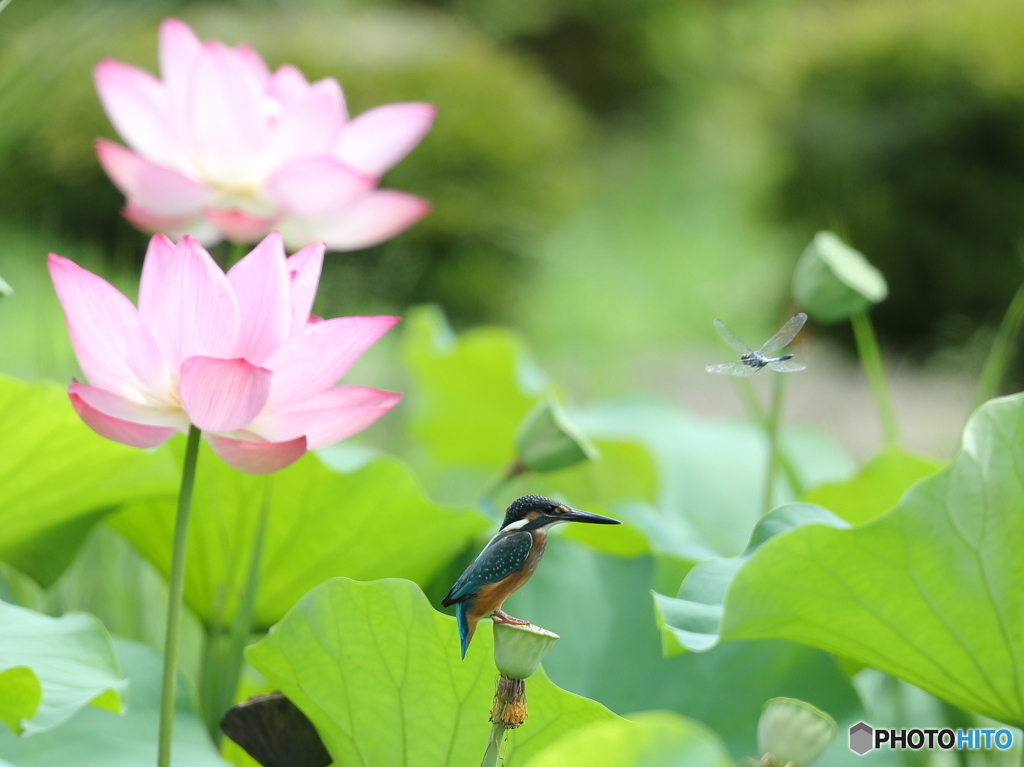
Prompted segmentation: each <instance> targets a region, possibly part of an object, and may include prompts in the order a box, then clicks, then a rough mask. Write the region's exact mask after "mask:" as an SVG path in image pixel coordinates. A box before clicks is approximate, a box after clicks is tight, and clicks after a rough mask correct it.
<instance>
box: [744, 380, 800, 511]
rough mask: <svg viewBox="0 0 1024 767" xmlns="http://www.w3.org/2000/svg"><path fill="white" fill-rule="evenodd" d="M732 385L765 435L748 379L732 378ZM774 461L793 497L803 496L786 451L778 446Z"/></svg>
mask: <svg viewBox="0 0 1024 767" xmlns="http://www.w3.org/2000/svg"><path fill="white" fill-rule="evenodd" d="M732 381H733V384H734V385H735V386H736V392H737V393H738V394H739V397H740V399H741V400H742V401H743V406H744V407H745V408H746V409H747V415H748V416H749V418H750V420H751V421H753V422H754V423H756V424H757V425H758V426H760V427H761V428H762V429H764V430H765V432H766V433H767V430H768V419H767V418H766V417H765V414H764V411H762V410H761V404H760V403H759V402H758V401H757V395H756V394H755V393H754V387H753V384H752V383H751V380H750V379H749V378H740V377H738V376H737V377H734V378H733V379H732ZM776 459H777V460H778V462H779V468H780V469H782V473H783V474H785V475H786V480H787V481H788V482H789V486H790V487H791V488H792V490H793V495H795V496H796V497H797V498H799V497H801V496H802V495H803V494H804V485H803V482H801V481H800V476H799V475H798V474H797V473H796V469H795V468H794V467H793V462H792V461H791V460H789V456H788V455H786V451H785V450H783V449H782V447H781V445H780V446H779V448H778V450H777V452H776Z"/></svg>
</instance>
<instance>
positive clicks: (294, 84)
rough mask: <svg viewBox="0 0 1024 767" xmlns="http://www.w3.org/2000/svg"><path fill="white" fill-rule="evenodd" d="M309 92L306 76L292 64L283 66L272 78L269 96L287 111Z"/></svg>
mask: <svg viewBox="0 0 1024 767" xmlns="http://www.w3.org/2000/svg"><path fill="white" fill-rule="evenodd" d="M308 91H309V83H308V82H306V78H305V76H304V75H303V74H302V72H300V71H299V70H298V69H296V68H295V67H293V66H292V65H291V64H282V65H281V66H279V67H278V68H277V71H275V72H274V74H272V75H271V76H270V82H268V83H267V95H268V96H269V97H270V98H272V99H274V100H276V101H278V102H279V103H280V104H281V105H282V106H284V107H285V108H286V109H287V108H288V107H290V106H291V105H292V104H293V103H295V102H296V101H298V100H299V99H301V98H303V97H304V96H305V95H306V93H307V92H308Z"/></svg>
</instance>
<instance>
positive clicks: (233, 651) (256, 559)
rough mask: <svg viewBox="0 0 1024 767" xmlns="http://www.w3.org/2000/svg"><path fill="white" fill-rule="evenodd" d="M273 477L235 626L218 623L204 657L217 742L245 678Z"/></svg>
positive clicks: (207, 706) (266, 482)
mask: <svg viewBox="0 0 1024 767" xmlns="http://www.w3.org/2000/svg"><path fill="white" fill-rule="evenodd" d="M272 476H273V475H267V476H266V477H264V479H263V499H262V500H261V501H260V511H259V517H257V520H256V531H255V533H254V534H253V540H252V549H251V551H252V553H251V555H250V558H249V569H248V572H247V573H246V576H245V582H244V584H243V585H242V591H241V593H240V595H239V597H238V602H237V604H236V605H235V615H234V618H232V620H231V627H230V629H229V630H228V632H227V634H226V635H225V634H224V633H223V632H222V629H221V627H220V626H214V627H212V628H211V629H210V634H209V636H208V638H207V649H206V653H205V656H204V658H203V678H202V690H203V695H202V700H203V717H204V718H205V720H206V727H207V729H208V730H209V732H210V737H211V738H213V741H214V742H215V743H219V742H220V740H221V739H222V737H223V733H221V730H220V719H221V717H222V716H223V715H224V712H225V711H227V710H228V708H229V707H230V706H231V704H232V703H234V702H235V693H236V692H237V691H238V683H239V680H240V679H241V677H242V661H243V652H244V650H245V646H246V644H247V643H248V641H249V636H250V635H251V634H252V626H253V617H254V615H255V613H256V594H257V592H258V590H259V580H260V566H261V565H262V562H263V542H264V540H265V538H266V529H267V517H268V515H269V512H270V493H271V487H272Z"/></svg>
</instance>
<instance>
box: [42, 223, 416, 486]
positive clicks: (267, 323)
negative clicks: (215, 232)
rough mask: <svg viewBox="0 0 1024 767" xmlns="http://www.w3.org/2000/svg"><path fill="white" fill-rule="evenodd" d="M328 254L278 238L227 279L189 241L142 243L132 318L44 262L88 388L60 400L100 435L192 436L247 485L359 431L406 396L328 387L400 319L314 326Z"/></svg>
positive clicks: (122, 304)
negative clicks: (290, 249)
mask: <svg viewBox="0 0 1024 767" xmlns="http://www.w3.org/2000/svg"><path fill="white" fill-rule="evenodd" d="M323 256H324V246H323V245H322V244H318V245H310V246H308V247H306V248H303V249H302V250H300V251H299V252H298V253H296V254H295V255H293V256H291V257H290V258H286V257H285V252H284V244H283V242H282V240H281V236H280V235H279V234H278V233H276V232H275V233H273V234H271V235H270V236H268V237H267V238H266V239H265V240H263V242H261V243H260V244H259V245H257V246H256V248H255V249H253V251H252V252H251V253H250V254H249V255H248V256H246V257H245V258H243V259H242V260H241V261H239V262H238V263H237V264H235V265H234V266H233V267H232V268H231V270H230V271H229V272H228V273H227V274H224V272H223V271H221V269H220V268H219V267H218V266H217V265H216V264H215V263H214V261H213V259H212V258H210V254H209V253H207V252H206V250H204V249H203V247H202V246H201V245H200V244H199V243H198V242H196V241H195V240H194V239H193V238H191V237H187V236H186V237H183V238H182V240H181V241H180V242H179V243H178V245H177V246H175V245H173V244H172V243H171V242H170V240H168V239H167V238H166V237H164V236H163V235H157V236H155V237H154V238H153V239H152V240H150V243H149V250H148V251H147V252H146V261H145V264H144V266H143V268H142V281H141V283H140V285H139V306H138V308H136V307H135V306H134V305H133V304H132V303H131V301H129V300H128V299H127V298H125V297H124V295H122V294H121V293H120V292H119V291H118V290H117V289H116V288H114V287H113V286H112V285H111V284H110V283H108V282H107V281H106V280H104V279H102V278H100V277H98V276H96V275H95V274H92V273H91V272H88V271H86V270H85V269H82V268H81V267H79V266H77V265H76V264H74V263H73V262H71V261H69V260H68V259H66V258H61V257H60V256H57V255H54V254H53V253H51V254H50V258H49V266H50V276H51V277H52V278H53V284H54V286H55V288H56V289H57V296H58V298H60V303H61V306H63V308H64V316H65V319H66V320H67V326H68V333H69V335H70V336H71V343H72V346H73V347H74V349H75V354H76V356H77V357H78V362H79V364H80V365H81V368H82V371H83V372H84V373H85V377H86V378H87V379H88V381H89V384H88V385H87V384H83V383H78V382H74V383H72V384H71V386H70V388H69V389H68V394H69V395H70V397H71V403H72V404H73V405H74V407H75V410H76V411H77V412H78V415H79V416H81V418H82V420H83V421H85V422H86V423H87V424H88V425H89V426H90V427H92V429H93V430H94V431H96V432H97V433H98V434H100V435H102V436H104V437H107V438H108V439H112V440H114V441H116V442H123V443H124V444H126V445H132V446H134V447H154V446H156V445H159V444H161V443H163V442H165V441H167V440H168V439H170V438H171V437H172V436H173V435H174V434H177V433H178V432H182V431H187V430H188V428H189V424H190V423H192V424H195V425H196V426H198V427H199V428H200V429H202V430H203V431H204V433H205V437H206V439H207V440H208V441H209V443H210V446H211V447H212V448H213V450H214V452H216V453H217V454H218V455H219V456H220V457H221V458H223V459H224V461H226V462H227V463H229V464H230V465H232V466H234V467H235V468H237V469H239V470H241V471H244V472H247V473H249V474H263V473H267V472H271V471H276V470H278V469H281V468H283V467H285V466H287V465H288V464H290V463H292V462H293V461H295V460H297V459H298V458H300V457H301V456H302V454H303V453H304V452H306V450H307V449H312V448H316V447H321V446H323V445H328V444H331V443H333V442H336V441H338V440H340V439H344V438H345V437H348V436H350V435H351V434H354V433H356V432H357V431H360V430H361V429H364V428H365V427H366V426H368V425H370V424H371V423H373V422H374V421H376V420H377V419H378V418H379V417H380V416H381V415H383V414H384V413H385V412H387V411H388V410H389V409H390V408H392V407H393V406H394V405H395V404H396V403H397V402H398V400H399V399H400V397H401V395H399V394H393V393H391V392H384V391H378V390H377V389H369V388H365V387H362V386H335V385H334V384H335V382H336V381H337V380H338V379H339V378H340V377H341V376H342V375H344V374H345V372H346V371H347V370H348V369H349V368H350V367H351V366H352V364H353V363H354V362H355V361H356V360H357V359H359V357H360V356H361V355H362V354H363V352H365V351H366V350H367V349H369V348H370V347H371V346H373V344H374V343H376V342H377V340H378V339H379V338H380V337H381V336H382V335H384V333H386V332H387V331H388V329H389V328H391V326H392V325H394V324H395V323H396V322H397V321H398V318H397V317H338V318H336V319H330V320H317V319H316V318H313V317H311V316H310V307H312V305H313V298H314V296H315V295H316V288H317V283H318V282H319V279H320V267H321V266H322V264H323Z"/></svg>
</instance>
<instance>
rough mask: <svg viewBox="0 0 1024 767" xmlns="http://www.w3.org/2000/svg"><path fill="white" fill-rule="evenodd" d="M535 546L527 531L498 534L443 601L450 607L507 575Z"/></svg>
mask: <svg viewBox="0 0 1024 767" xmlns="http://www.w3.org/2000/svg"><path fill="white" fill-rule="evenodd" d="M532 547H533V536H532V535H530V534H529V533H527V532H511V533H504V534H502V533H499V534H498V535H496V536H494V538H492V539H491V542H490V543H488V544H487V545H486V546H485V547H484V550H483V551H481V552H480V553H479V554H478V555H477V558H476V559H474V560H473V561H472V562H471V563H470V565H469V567H467V568H466V571H465V572H464V573H463V574H462V575H460V576H459V579H458V580H457V581H455V585H454V586H452V589H451V591H449V592H448V596H446V597H445V598H444V599H443V600H441V604H442V605H444V606H445V607H449V606H451V605H453V604H459V603H462V602H465V601H466V600H468V599H470V598H471V597H472V596H473V594H475V593H476V592H477V590H478V589H479V588H480V587H481V586H486V585H487V584H489V583H497V582H498V581H500V580H502V579H504V578H507V577H508V576H509V575H511V574H512V573H514V572H515V571H516V570H518V569H519V568H520V567H522V566H523V563H524V562H526V557H527V556H529V554H530V549H531V548H532ZM460 630H461V627H460Z"/></svg>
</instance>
